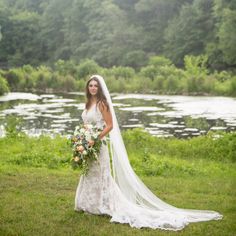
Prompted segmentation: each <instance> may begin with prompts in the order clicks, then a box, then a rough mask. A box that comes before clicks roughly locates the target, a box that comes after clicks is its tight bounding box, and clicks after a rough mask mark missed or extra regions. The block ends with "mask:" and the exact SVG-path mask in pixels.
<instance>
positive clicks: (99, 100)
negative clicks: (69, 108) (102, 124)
mask: <svg viewBox="0 0 236 236" xmlns="http://www.w3.org/2000/svg"><path fill="white" fill-rule="evenodd" d="M92 80H94V81H96V82H97V84H98V91H97V104H96V105H98V104H99V103H101V104H102V105H104V106H105V107H106V108H107V111H109V105H108V102H107V99H106V97H105V95H104V93H103V91H102V87H101V84H100V82H99V80H98V78H97V77H96V76H91V77H90V79H89V80H88V81H87V84H86V98H87V102H86V104H85V107H86V109H88V108H89V107H90V105H91V98H92V95H91V93H90V92H89V83H90V82H91V81H92Z"/></svg>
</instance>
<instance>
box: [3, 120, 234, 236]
mask: <svg viewBox="0 0 236 236" xmlns="http://www.w3.org/2000/svg"><path fill="white" fill-rule="evenodd" d="M10 123H11V122H10ZM13 126H14V125H13V124H11V125H10V127H9V128H8V130H7V136H6V137H4V138H1V139H0V153H1V155H0V188H1V190H2V191H0V198H1V201H0V219H1V220H0V234H1V235H4V236H5V235H127V236H128V235H140V236H141V235H142V236H143V235H147V236H150V235H153V236H154V235H156V234H158V235H173V232H168V231H162V230H151V229H133V228H131V227H130V226H128V225H127V224H114V223H110V222H109V220H110V217H108V216H96V215H90V214H86V213H78V212H74V210H73V209H74V197H75V190H76V187H77V184H78V180H79V178H78V177H79V175H80V173H79V172H78V171H75V170H73V169H72V168H71V166H70V164H69V160H70V158H71V156H72V152H71V148H70V145H69V143H68V142H67V139H66V138H65V137H61V136H56V137H55V138H54V139H52V138H50V137H47V136H40V137H38V138H32V137H31V138H30V137H27V136H25V135H23V134H21V133H18V132H17V131H16V130H14V128H13ZM220 135H221V136H220V137H219V136H217V137H218V138H216V137H215V136H214V135H213V133H209V134H208V135H206V136H202V137H196V138H193V139H190V140H177V139H176V138H168V139H166V138H163V139H162V138H156V137H152V136H151V135H149V134H147V133H144V132H143V131H141V130H138V129H136V130H133V131H131V130H130V131H126V132H124V133H123V137H124V141H125V145H126V147H127V151H128V154H129V159H130V161H131V164H132V166H133V168H134V170H135V172H136V173H137V174H138V175H139V177H140V178H141V179H142V180H143V181H144V183H145V184H146V185H147V186H148V187H149V188H150V189H151V190H152V191H153V193H155V194H156V195H157V196H158V197H160V198H161V199H163V200H164V201H166V202H168V203H170V204H172V205H175V206H177V207H181V208H190V209H208V210H216V211H219V212H220V213H222V214H223V216H224V218H223V220H220V221H209V222H202V223H192V224H190V225H188V226H187V227H186V228H185V229H184V230H182V231H180V232H178V235H183V236H188V235H193V236H194V235H195V236H196V235H198V236H202V235H221V236H228V235H233V234H234V232H235V230H236V228H235V217H236V215H235V189H236V188H235V177H236V176H235V156H236V155H235V152H236V147H235V143H236V134H235V133H228V134H225V133H221V134H220ZM175 234H176V233H175Z"/></svg>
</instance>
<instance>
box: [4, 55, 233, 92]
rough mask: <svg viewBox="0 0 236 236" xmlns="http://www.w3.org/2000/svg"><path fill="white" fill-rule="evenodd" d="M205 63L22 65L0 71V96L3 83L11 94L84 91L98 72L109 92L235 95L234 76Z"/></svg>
mask: <svg viewBox="0 0 236 236" xmlns="http://www.w3.org/2000/svg"><path fill="white" fill-rule="evenodd" d="M206 62H207V57H206V56H203V55H200V56H185V58H184V67H185V68H184V69H180V68H177V67H176V66H175V65H174V64H173V63H172V62H171V61H170V60H169V59H167V58H165V57H158V56H153V57H150V58H149V60H148V62H147V65H146V66H143V67H141V68H140V70H139V71H136V70H134V69H133V68H132V67H124V66H113V67H112V68H109V69H107V68H103V67H100V66H99V65H98V64H97V63H96V62H95V61H93V60H84V61H82V62H81V63H80V64H79V65H78V64H76V63H75V62H74V61H63V60H59V61H57V62H56V63H55V64H54V66H53V67H52V68H51V67H49V66H39V67H32V66H30V65H25V66H23V67H19V68H12V69H9V70H4V71H3V70H2V71H1V70H0V76H1V77H2V78H4V79H5V80H4V79H2V80H0V88H1V84H2V87H3V88H5V90H3V89H2V90H0V94H1V93H3V92H4V91H5V92H6V91H7V84H8V85H9V88H10V90H11V91H26V92H27V91H36V90H37V91H46V92H47V91H49V92H57V91H61V92H68V91H84V88H85V83H86V80H87V79H88V77H89V76H90V75H92V74H96V73H99V74H101V75H103V77H104V78H105V79H106V83H107V85H108V88H109V90H110V91H111V92H122V93H123V92H129V93H136V92H139V93H159V94H185V95H186V94H193V95H196V94H199V95H202V94H204V95H205V94H211V95H226V96H236V75H234V74H232V73H230V72H226V71H221V72H217V71H215V72H213V73H210V72H209V70H208V69H207V65H206ZM6 81H7V82H6Z"/></svg>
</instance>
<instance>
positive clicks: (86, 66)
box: [77, 59, 100, 79]
mask: <svg viewBox="0 0 236 236" xmlns="http://www.w3.org/2000/svg"><path fill="white" fill-rule="evenodd" d="M99 69H100V68H99V66H98V64H97V63H96V62H95V61H93V60H89V59H87V60H84V61H82V62H81V63H80V65H79V66H78V70H77V79H85V78H86V77H87V76H90V75H92V74H96V73H98V71H99Z"/></svg>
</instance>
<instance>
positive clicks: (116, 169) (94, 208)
mask: <svg viewBox="0 0 236 236" xmlns="http://www.w3.org/2000/svg"><path fill="white" fill-rule="evenodd" d="M86 96H87V103H86V108H85V110H84V111H83V113H82V119H83V122H84V123H96V125H97V126H99V127H101V128H102V129H103V131H102V133H101V134H100V136H99V138H100V139H103V138H104V137H105V136H106V135H107V134H109V136H110V153H111V159H112V173H111V166H110V154H109V149H108V146H107V145H105V144H102V147H101V150H100V155H99V164H98V163H96V162H93V163H92V165H91V167H90V169H89V172H88V174H87V175H86V176H85V175H82V176H81V178H80V181H79V184H78V187H77V190H76V196H75V211H85V212H89V213H92V214H98V215H102V214H106V215H109V216H111V220H110V221H111V222H118V223H128V224H129V225H130V226H131V227H135V228H142V227H148V228H152V229H157V228H159V229H163V230H174V231H177V230H181V229H183V228H184V227H185V226H186V225H187V224H189V223H190V222H199V221H209V220H219V219H221V218H222V217H223V216H222V215H221V214H219V213H218V212H215V211H207V210H192V209H181V208H176V207H174V206H171V205H169V204H167V203H165V202H164V201H162V200H161V199H159V198H158V197H157V196H155V195H154V194H153V193H152V192H151V191H150V190H149V189H148V188H147V187H146V186H145V184H144V183H143V182H142V181H141V180H140V179H139V177H138V176H137V175H136V174H135V172H134V171H133V169H132V167H131V165H130V163H129V159H128V156H127V152H126V148H125V146H124V142H123V139H122V136H121V133H120V129H119V126H118V122H117V119H116V115H115V112H114V108H113V104H112V101H111V97H110V94H109V91H108V89H107V86H106V84H105V81H104V79H103V78H102V77H101V76H100V75H93V76H92V77H91V78H90V79H89V80H88V82H87V85H86ZM93 144H94V143H93V141H92V140H91V142H90V145H93Z"/></svg>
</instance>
